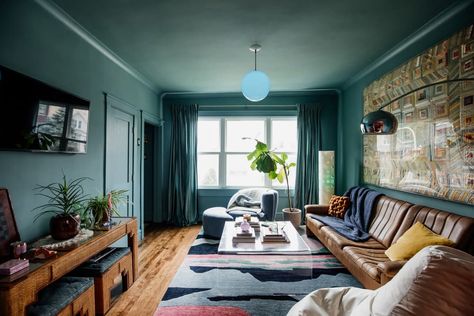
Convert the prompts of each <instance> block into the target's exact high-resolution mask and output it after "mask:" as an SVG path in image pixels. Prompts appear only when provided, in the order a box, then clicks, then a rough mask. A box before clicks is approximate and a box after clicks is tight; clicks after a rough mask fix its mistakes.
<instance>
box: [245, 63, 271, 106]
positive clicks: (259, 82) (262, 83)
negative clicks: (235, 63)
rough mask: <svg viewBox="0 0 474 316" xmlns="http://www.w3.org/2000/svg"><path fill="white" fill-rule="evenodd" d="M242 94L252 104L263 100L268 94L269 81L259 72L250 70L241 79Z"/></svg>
mask: <svg viewBox="0 0 474 316" xmlns="http://www.w3.org/2000/svg"><path fill="white" fill-rule="evenodd" d="M241 88H242V93H243V94H244V97H246V98H247V99H248V100H250V101H252V102H258V101H262V100H263V99H265V98H266V97H267V95H268V92H270V79H268V76H267V75H266V74H265V73H264V72H261V71H258V70H252V71H251V72H249V73H247V74H246V75H245V77H244V78H243V79H242V85H241Z"/></svg>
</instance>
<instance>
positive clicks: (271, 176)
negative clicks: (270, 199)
mask: <svg viewBox="0 0 474 316" xmlns="http://www.w3.org/2000/svg"><path fill="white" fill-rule="evenodd" d="M277 175H278V174H277V173H276V172H275V171H270V172H269V173H268V177H269V178H270V179H271V180H274V179H276V177H277Z"/></svg>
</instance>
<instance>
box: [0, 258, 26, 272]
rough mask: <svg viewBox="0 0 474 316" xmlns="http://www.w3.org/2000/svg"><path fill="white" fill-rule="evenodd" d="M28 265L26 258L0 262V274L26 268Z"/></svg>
mask: <svg viewBox="0 0 474 316" xmlns="http://www.w3.org/2000/svg"><path fill="white" fill-rule="evenodd" d="M29 266H30V262H29V261H28V260H23V259H11V260H8V261H7V262H3V263H2V264H0V274H1V275H11V274H13V273H16V272H18V271H21V270H23V269H26V268H28V267H29Z"/></svg>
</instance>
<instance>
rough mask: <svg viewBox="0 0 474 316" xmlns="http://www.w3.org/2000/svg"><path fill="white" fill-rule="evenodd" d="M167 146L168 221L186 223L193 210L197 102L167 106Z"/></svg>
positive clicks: (195, 214) (194, 217) (192, 220)
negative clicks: (168, 154) (168, 150)
mask: <svg viewBox="0 0 474 316" xmlns="http://www.w3.org/2000/svg"><path fill="white" fill-rule="evenodd" d="M171 116H172V126H171V148H170V165H169V168H170V169H169V170H170V173H169V179H168V200H167V201H168V203H167V211H168V222H171V223H173V224H175V225H178V226H189V225H192V224H195V223H196V222H197V220H198V210H197V121H198V106H197V105H175V106H172V107H171Z"/></svg>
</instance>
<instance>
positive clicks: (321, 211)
mask: <svg viewBox="0 0 474 316" xmlns="http://www.w3.org/2000/svg"><path fill="white" fill-rule="evenodd" d="M304 210H305V211H306V214H316V215H323V216H326V215H328V211H329V205H322V204H309V205H305V206H304Z"/></svg>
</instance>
